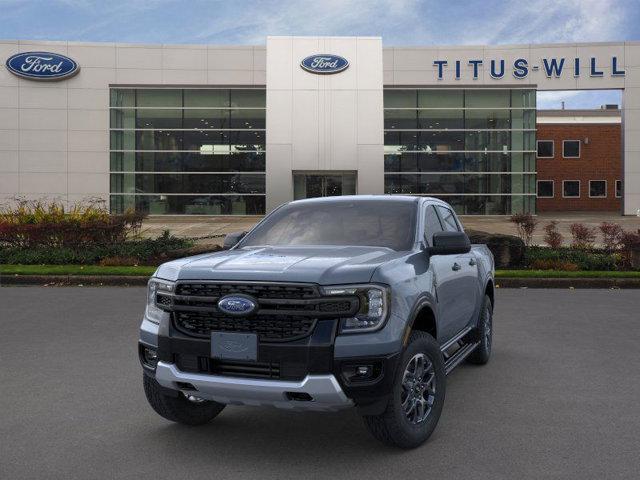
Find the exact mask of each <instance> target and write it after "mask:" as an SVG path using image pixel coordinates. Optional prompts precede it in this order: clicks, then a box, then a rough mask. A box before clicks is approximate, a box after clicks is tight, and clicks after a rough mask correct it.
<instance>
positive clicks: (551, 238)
mask: <svg viewBox="0 0 640 480" xmlns="http://www.w3.org/2000/svg"><path fill="white" fill-rule="evenodd" d="M543 230H544V243H546V244H547V245H549V246H550V247H551V248H559V247H561V246H562V241H563V240H564V238H563V236H562V234H561V233H560V232H559V231H558V222H556V221H555V220H554V221H552V222H551V223H549V224H548V225H546V226H545V227H544V229H543Z"/></svg>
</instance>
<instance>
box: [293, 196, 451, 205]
mask: <svg viewBox="0 0 640 480" xmlns="http://www.w3.org/2000/svg"><path fill="white" fill-rule="evenodd" d="M420 199H429V200H433V201H435V202H439V203H444V202H443V201H442V200H440V199H438V198H433V197H422V196H417V195H390V194H386V195H340V196H335V197H316V198H305V199H302V200H294V201H293V202H289V203H296V204H297V203H310V202H311V203H338V202H366V201H371V200H378V201H380V200H383V201H385V202H414V203H417V202H419V201H420Z"/></svg>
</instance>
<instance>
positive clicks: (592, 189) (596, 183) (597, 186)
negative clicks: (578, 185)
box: [589, 180, 607, 198]
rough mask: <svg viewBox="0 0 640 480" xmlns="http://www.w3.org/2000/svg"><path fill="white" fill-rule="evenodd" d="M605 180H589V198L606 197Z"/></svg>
mask: <svg viewBox="0 0 640 480" xmlns="http://www.w3.org/2000/svg"><path fill="white" fill-rule="evenodd" d="M606 197H607V181H606V180H589V198H606Z"/></svg>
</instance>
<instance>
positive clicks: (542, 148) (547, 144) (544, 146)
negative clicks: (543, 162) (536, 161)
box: [536, 140, 553, 158]
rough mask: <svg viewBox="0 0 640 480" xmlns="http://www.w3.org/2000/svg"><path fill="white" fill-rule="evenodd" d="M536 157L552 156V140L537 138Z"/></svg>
mask: <svg viewBox="0 0 640 480" xmlns="http://www.w3.org/2000/svg"><path fill="white" fill-rule="evenodd" d="M537 146H538V154H537V155H536V156H537V157H538V158H553V140H538V142H537Z"/></svg>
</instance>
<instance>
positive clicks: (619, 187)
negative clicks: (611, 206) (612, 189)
mask: <svg viewBox="0 0 640 480" xmlns="http://www.w3.org/2000/svg"><path fill="white" fill-rule="evenodd" d="M621 197H622V180H616V198H621Z"/></svg>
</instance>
